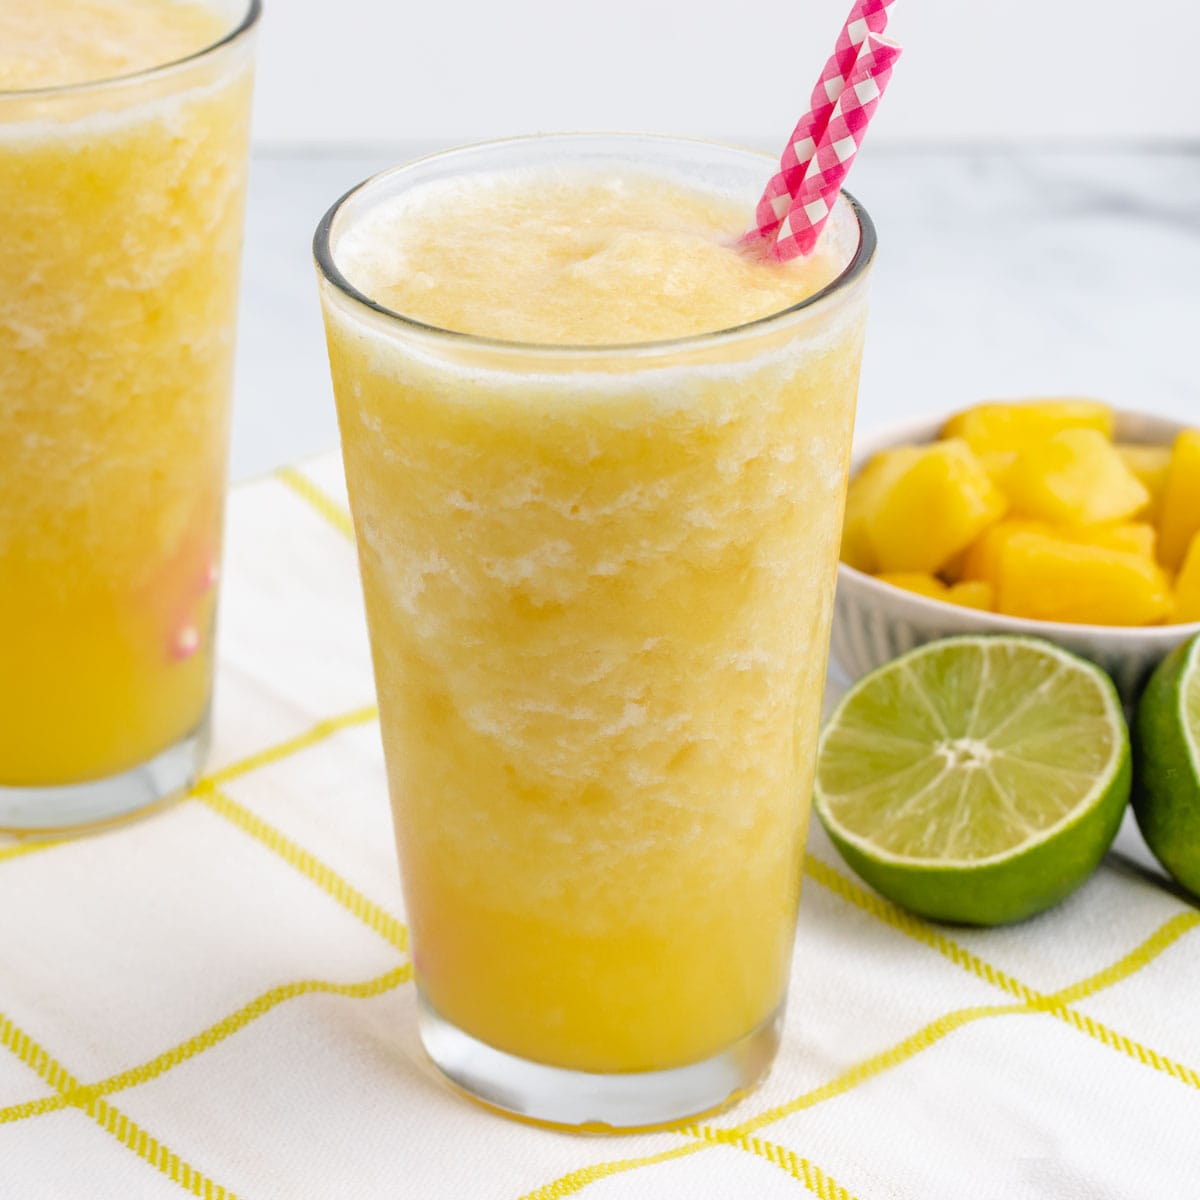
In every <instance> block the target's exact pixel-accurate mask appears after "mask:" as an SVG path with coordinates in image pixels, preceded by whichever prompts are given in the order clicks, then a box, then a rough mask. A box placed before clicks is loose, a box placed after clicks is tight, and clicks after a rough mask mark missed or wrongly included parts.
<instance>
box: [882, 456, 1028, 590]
mask: <svg viewBox="0 0 1200 1200" xmlns="http://www.w3.org/2000/svg"><path fill="white" fill-rule="evenodd" d="M880 457H881V458H886V459H887V460H888V461H887V463H886V465H885V466H884V467H882V468H881V473H882V476H883V478H882V481H881V482H880V484H879V486H878V487H877V488H874V489H873V490H872V494H871V501H872V504H871V507H870V508H869V510H868V513H867V517H866V530H867V538H868V540H869V542H870V546H871V549H872V550H873V551H874V554H875V560H876V563H877V564H878V569H879V570H881V571H889V572H896V571H925V572H929V573H930V574H932V573H934V572H935V571H938V570H939V569H941V567H942V566H944V565H945V564H946V563H947V562H948V561H949V560H950V559H952V558H953V557H954V556H955V555H956V554H958V553H959V551H961V550H963V549H965V548H966V547H967V546H969V545H970V544H971V542H973V541H974V540H975V539H976V538H977V537H978V536H979V534H980V533H982V532H983V530H984V529H986V528H987V527H988V526H989V525H990V524H992V522H993V521H997V520H999V519H1000V517H1002V516H1003V515H1004V509H1005V500H1004V495H1003V493H1002V492H1001V491H1000V490H999V488H997V487H996V485H995V484H994V483H992V481H991V480H990V479H989V478H988V475H987V472H986V471H985V470H984V469H983V467H982V466H981V465H980V463H979V460H978V459H977V458H976V457H975V456H974V455H973V454H972V453H971V451H970V448H969V447H968V446H967V444H966V442H964V441H962V440H960V439H958V438H954V439H951V440H949V441H943V442H934V443H932V444H931V445H927V446H905V447H903V448H901V449H899V450H890V451H888V452H887V453H886V455H881V456H880Z"/></svg>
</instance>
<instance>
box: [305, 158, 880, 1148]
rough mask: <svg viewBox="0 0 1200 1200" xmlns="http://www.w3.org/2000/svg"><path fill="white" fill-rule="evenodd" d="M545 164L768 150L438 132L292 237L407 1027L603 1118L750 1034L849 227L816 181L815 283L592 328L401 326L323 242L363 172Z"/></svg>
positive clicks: (756, 1025)
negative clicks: (401, 904) (561, 342)
mask: <svg viewBox="0 0 1200 1200" xmlns="http://www.w3.org/2000/svg"><path fill="white" fill-rule="evenodd" d="M563 164H579V165H582V166H588V167H592V168H594V169H596V170H597V171H604V170H606V169H609V168H613V169H617V170H621V171H626V172H627V171H630V170H634V171H642V172H650V173H652V174H663V175H666V176H667V177H669V178H672V179H675V180H679V181H683V182H685V183H686V182H691V183H694V184H697V185H700V186H705V187H711V186H714V185H715V186H716V187H719V188H722V189H724V190H727V191H733V192H737V193H744V194H745V195H746V197H747V212H750V211H751V206H752V204H753V201H754V199H755V198H756V196H757V194H758V191H759V190H760V189H761V186H762V183H763V181H764V180H765V179H766V178H767V177H768V176H769V174H770V173H771V169H772V162H771V160H770V159H769V158H768V157H767V156H765V155H760V154H755V153H751V152H748V151H743V150H737V149H732V148H726V147H722V146H718V145H713V144H710V143H703V142H690V141H682V140H673V139H666V138H655V137H642V136H625V135H620V136H618V135H563V136H548V137H538V138H530V139H519V140H514V141H510V142H505V143H495V144H491V145H485V146H478V147H471V148H467V149H464V150H458V151H454V152H451V153H447V154H442V155H436V156H434V157H431V158H426V159H423V160H421V161H418V162H416V163H413V164H411V165H409V166H405V167H400V168H398V169H395V170H392V171H388V172H385V173H384V174H382V175H380V176H377V177H376V178H374V179H372V180H369V181H368V182H366V183H364V184H363V185H361V186H360V187H358V188H356V189H355V190H354V191H352V192H350V193H349V194H348V195H347V196H346V197H344V198H343V199H342V200H341V201H340V202H339V203H338V204H337V205H335V206H334V208H333V209H332V210H331V211H330V212H329V213H328V214H327V215H326V217H325V219H324V221H323V222H322V224H321V226H320V227H319V229H318V231H317V235H316V241H315V255H316V261H317V265H318V274H319V281H320V289H321V298H322V302H323V306H324V313H325V321H326V330H327V334H328V344H329V355H330V360H331V365H332V373H333V382H334V390H335V392H336V395H337V403H338V416H339V421H340V426H341V432H342V439H343V452H344V456H345V465H346V474H347V478H348V482H349V489H350V498H351V503H352V507H353V511H354V520H355V528H356V530H357V536H358V549H359V557H360V563H361V568H362V577H363V590H364V594H365V599H366V608H367V616H368V620H369V625H370V634H371V642H372V648H373V654H374V663H375V679H376V685H377V690H378V693H379V704H380V712H381V721H382V731H383V743H384V750H385V753H386V758H387V766H388V775H389V786H390V793H391V800H392V805H393V811H394V817H395V827H396V835H397V842H398V847H399V856H400V864H401V873H402V876H403V882H404V891H405V901H406V908H407V914H408V918H409V920H410V922H411V929H412V940H413V949H414V963H415V975H416V984H417V988H418V991H419V995H420V1006H421V1033H422V1037H423V1040H424V1044H425V1047H426V1049H427V1050H428V1052H429V1054H430V1056H431V1057H432V1059H433V1061H434V1062H435V1063H436V1064H437V1066H438V1067H439V1068H440V1069H441V1071H442V1072H443V1073H444V1074H445V1075H446V1076H447V1077H448V1078H449V1079H450V1080H452V1081H453V1082H454V1083H456V1084H457V1085H459V1086H460V1087H461V1088H463V1089H465V1090H466V1091H467V1092H469V1093H470V1094H472V1095H473V1096H475V1097H477V1098H479V1099H481V1100H483V1101H485V1102H487V1103H488V1104H490V1105H493V1106H495V1107H497V1108H499V1109H502V1110H505V1111H507V1112H510V1113H514V1114H518V1115H521V1116H525V1117H529V1118H534V1119H538V1120H541V1121H549V1122H553V1123H557V1124H562V1125H569V1126H576V1127H580V1126H582V1127H594V1128H629V1127H637V1126H647V1125H653V1124H658V1123H662V1122H668V1121H674V1120H678V1119H680V1118H682V1117H685V1116H688V1115H692V1114H695V1113H698V1112H701V1111H706V1110H711V1109H713V1108H715V1107H718V1106H721V1105H723V1104H724V1103H726V1102H727V1101H729V1100H731V1099H733V1098H734V1097H735V1096H737V1095H738V1094H739V1093H741V1092H742V1091H744V1090H745V1089H747V1088H748V1087H750V1086H752V1085H753V1084H754V1083H755V1082H756V1081H757V1080H758V1079H759V1078H760V1077H761V1076H762V1075H763V1074H764V1073H765V1071H766V1070H767V1068H768V1067H769V1065H770V1063H771V1060H772V1058H773V1056H774V1053H775V1050H776V1046H777V1043H778V1037H779V1028H780V1014H781V1011H782V1005H783V1000H784V992H785V988H786V983H787V979H788V972H789V964H790V959H791V950H792V940H793V933H794V926H795V917H796V904H797V900H798V896H799V888H800V864H801V856H802V850H803V842H804V836H805V831H806V827H807V820H808V809H809V791H810V787H811V781H812V772H813V758H814V753H815V747H816V738H817V731H818V722H819V718H820V714H821V704H822V692H823V685H824V678H825V665H826V653H827V647H828V640H829V623H830V614H831V610H832V601H833V589H834V571H835V567H836V562H837V557H838V545H839V538H840V529H841V520H842V507H843V499H844V491H845V482H846V471H847V461H848V455H849V449H850V440H851V431H852V426H853V417H854V402H855V396H856V390H857V379H858V369H859V361H860V357H861V350H862V339H863V329H864V322H865V313H866V283H867V273H868V267H869V264H870V261H871V258H872V254H873V252H874V247H875V236H874V231H873V229H872V226H871V223H870V221H869V219H868V218H867V216H866V214H865V213H864V212H863V211H862V210H861V209H860V208H859V207H858V206H857V205H856V204H855V203H854V201H853V200H850V199H849V198H845V199H844V200H843V202H842V204H841V206H840V210H839V218H838V224H839V227H840V233H838V234H836V236H839V237H841V239H842V242H843V244H844V252H845V253H844V263H842V264H840V265H842V267H843V269H842V270H841V273H840V275H839V276H838V277H837V278H836V279H835V280H834V282H833V283H831V284H830V285H829V286H828V287H826V288H824V289H823V290H822V291H820V292H819V293H817V294H816V295H813V296H811V297H810V298H808V299H807V300H805V301H804V302H803V303H800V304H797V305H795V306H794V307H792V308H789V309H788V310H787V311H785V312H780V313H777V314H775V315H772V316H770V317H767V318H764V319H762V320H757V321H754V322H752V323H750V324H747V325H743V326H741V327H739V328H734V329H726V330H722V331H721V332H718V333H713V334H706V335H703V336H697V337H687V338H681V339H675V340H672V341H664V342H648V343H641V344H636V345H626V346H612V347H609V346H584V347H568V346H537V345H521V344H516V343H512V342H501V341H494V340H488V339H485V338H479V337H472V336H465V335H462V334H458V333H452V332H448V331H445V330H440V329H436V328H431V327H429V326H428V325H424V324H422V323H421V322H419V321H416V320H412V319H409V318H407V317H405V316H404V314H402V313H398V312H392V311H389V310H388V309H387V308H384V307H382V306H381V305H380V304H378V303H376V302H375V301H373V300H372V299H371V298H370V297H369V296H366V295H363V294H361V293H360V292H359V291H357V290H356V288H355V287H354V286H353V285H352V284H351V283H350V282H349V281H348V280H347V278H346V277H345V275H344V274H343V273H342V271H341V270H340V269H339V262H338V255H339V245H340V244H341V243H342V242H343V239H344V238H345V237H346V235H347V233H348V232H349V231H351V230H354V229H355V228H356V227H359V226H360V222H361V221H362V219H363V217H364V216H365V215H366V214H369V213H370V212H371V211H372V209H373V208H374V207H375V206H376V205H377V204H379V203H380V201H383V200H386V199H388V198H390V197H394V196H397V195H400V194H402V193H404V192H405V191H406V189H409V188H412V187H415V186H418V185H420V184H422V183H425V182H426V181H430V180H436V179H444V178H453V177H460V176H462V175H464V174H472V173H479V174H481V175H486V174H488V173H490V172H495V171H507V170H510V169H512V168H533V169H539V168H544V167H556V168H561V167H562V166H563ZM360 248H361V246H360Z"/></svg>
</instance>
